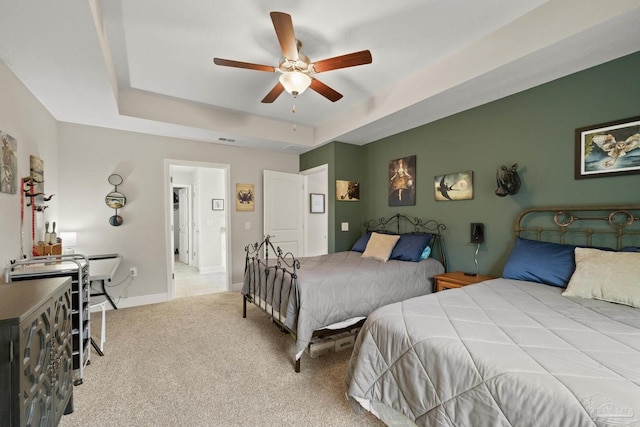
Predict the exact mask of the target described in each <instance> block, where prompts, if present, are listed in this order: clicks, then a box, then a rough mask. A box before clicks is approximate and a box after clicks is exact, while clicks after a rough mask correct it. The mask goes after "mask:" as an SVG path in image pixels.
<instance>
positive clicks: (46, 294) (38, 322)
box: [0, 277, 73, 426]
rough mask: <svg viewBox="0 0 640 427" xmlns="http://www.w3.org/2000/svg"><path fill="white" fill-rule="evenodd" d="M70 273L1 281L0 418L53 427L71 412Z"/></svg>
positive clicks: (8, 422) (10, 423)
mask: <svg viewBox="0 0 640 427" xmlns="http://www.w3.org/2000/svg"><path fill="white" fill-rule="evenodd" d="M71 312H72V301H71V278H70V277H61V278H55V279H36V280H27V281H23V282H18V283H9V284H5V283H3V282H2V281H0V420H2V421H1V422H0V423H1V424H2V425H7V426H56V425H58V422H59V421H60V418H61V417H62V415H63V414H67V413H70V412H72V411H73V356H72V335H71V323H72V318H71Z"/></svg>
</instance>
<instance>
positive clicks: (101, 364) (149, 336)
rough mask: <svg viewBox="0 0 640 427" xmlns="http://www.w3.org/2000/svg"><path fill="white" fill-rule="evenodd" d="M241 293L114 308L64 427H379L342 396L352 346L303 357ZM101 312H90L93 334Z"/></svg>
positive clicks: (63, 420) (77, 390)
mask: <svg viewBox="0 0 640 427" xmlns="http://www.w3.org/2000/svg"><path fill="white" fill-rule="evenodd" d="M247 311H248V313H247V318H246V319H243V318H242V298H241V296H240V294H239V293H238V292H223V293H218V294H212V295H203V296H197V297H189V298H181V299H178V300H175V301H172V302H168V303H162V304H155V305H148V306H142V307H134V308H127V309H120V310H112V311H109V312H107V341H106V343H105V356H104V357H100V356H98V355H97V354H96V353H95V352H93V353H92V355H91V364H90V365H89V366H88V367H87V369H86V370H85V378H84V383H83V384H81V385H79V386H76V387H75V388H74V404H75V410H74V413H73V414H70V415H66V416H63V417H62V421H61V423H60V426H62V427H67V426H83V427H85V426H92V427H96V426H382V425H384V424H383V423H382V422H380V421H379V420H378V419H377V418H375V417H374V416H372V415H371V414H368V413H364V414H362V415H357V414H355V413H354V412H353V411H352V410H351V406H350V404H349V403H348V402H347V400H346V398H345V394H344V378H345V372H346V368H347V364H348V362H349V356H350V352H349V351H348V350H345V351H342V352H338V353H331V354H328V355H325V356H322V357H319V358H316V359H311V358H309V356H308V355H307V354H305V355H304V356H303V358H302V363H301V372H300V373H298V374H296V373H295V372H294V370H293V351H294V342H293V340H292V339H291V337H290V336H288V335H286V334H283V333H282V332H280V331H279V330H278V329H277V328H276V327H275V326H274V325H273V324H272V323H271V322H269V320H268V319H267V317H266V315H265V314H264V313H262V312H261V311H259V310H258V309H257V308H256V307H253V306H251V307H248V310H247ZM99 322H100V314H99V313H95V314H94V313H92V328H94V334H93V335H94V337H97V336H98V332H99V327H100V323H99Z"/></svg>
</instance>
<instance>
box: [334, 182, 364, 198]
mask: <svg viewBox="0 0 640 427" xmlns="http://www.w3.org/2000/svg"><path fill="white" fill-rule="evenodd" d="M336 200H340V201H343V202H359V201H360V183H359V182H356V181H343V180H336Z"/></svg>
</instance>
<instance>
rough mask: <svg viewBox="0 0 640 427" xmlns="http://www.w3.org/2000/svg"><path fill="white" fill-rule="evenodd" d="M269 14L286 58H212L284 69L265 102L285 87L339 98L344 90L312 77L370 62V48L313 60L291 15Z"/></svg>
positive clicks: (224, 63) (257, 67)
mask: <svg viewBox="0 0 640 427" xmlns="http://www.w3.org/2000/svg"><path fill="white" fill-rule="evenodd" d="M270 15H271V21H272V22H273V27H274V29H275V30H276V36H277V37H278V41H279V42H280V49H281V50H282V55H283V58H282V59H281V60H280V63H279V64H278V66H277V67H272V66H270V65H260V64H252V63H249V62H241V61H233V60H230V59H222V58H213V62H214V63H215V64H216V65H222V66H225V67H235V68H245V69H248V70H257V71H267V72H269V73H273V72H276V71H279V72H280V73H282V74H280V78H279V81H278V83H276V85H275V86H274V87H273V89H271V91H270V92H269V93H268V94H267V96H265V97H264V99H263V100H262V102H264V103H271V102H273V101H275V100H276V98H278V96H280V94H281V93H282V92H283V91H285V90H286V91H287V92H289V93H290V94H292V95H293V96H294V97H296V96H298V95H299V94H301V93H302V92H304V91H305V90H306V89H307V88H308V87H310V88H311V89H312V90H314V91H316V92H318V93H319V94H320V95H322V96H324V97H325V98H327V99H328V100H330V101H332V102H336V101H337V100H339V99H340V98H342V94H340V93H338V92H336V91H335V90H333V89H332V88H330V87H329V86H327V85H326V84H324V83H322V82H321V81H320V80H318V79H316V78H315V77H313V75H314V74H318V73H323V72H325V71H331V70H337V69H340V68H347V67H355V66H356V65H364V64H371V61H372V58H371V52H369V51H368V50H362V51H360V52H354V53H349V54H346V55H341V56H335V57H333V58H327V59H323V60H321V61H316V62H311V60H310V59H309V58H308V57H307V56H306V55H303V54H302V53H300V48H301V47H302V43H301V42H300V41H299V40H297V39H296V36H295V33H294V31H293V23H292V21H291V15H289V14H286V13H283V12H271V13H270Z"/></svg>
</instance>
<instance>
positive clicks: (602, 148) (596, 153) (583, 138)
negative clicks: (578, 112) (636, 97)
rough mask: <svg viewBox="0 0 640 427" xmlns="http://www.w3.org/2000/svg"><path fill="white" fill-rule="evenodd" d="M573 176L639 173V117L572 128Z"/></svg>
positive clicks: (586, 176) (595, 176)
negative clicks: (573, 149) (574, 137)
mask: <svg viewBox="0 0 640 427" xmlns="http://www.w3.org/2000/svg"><path fill="white" fill-rule="evenodd" d="M575 167H576V168H575V179H582V178H597V177H603V176H611V175H628V174H634V173H640V117H632V118H629V119H624V120H617V121H614V122H608V123H601V124H599V125H593V126H587V127H583V128H579V129H576V165H575Z"/></svg>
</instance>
